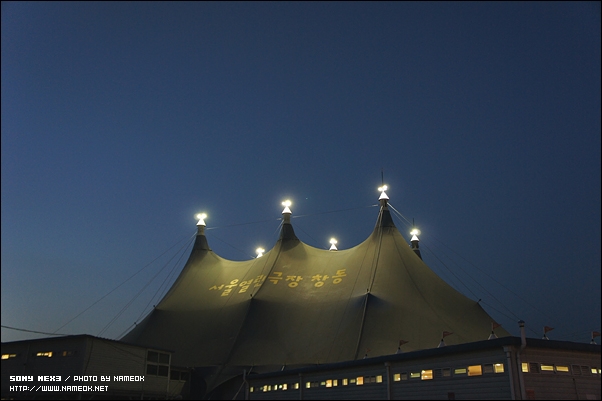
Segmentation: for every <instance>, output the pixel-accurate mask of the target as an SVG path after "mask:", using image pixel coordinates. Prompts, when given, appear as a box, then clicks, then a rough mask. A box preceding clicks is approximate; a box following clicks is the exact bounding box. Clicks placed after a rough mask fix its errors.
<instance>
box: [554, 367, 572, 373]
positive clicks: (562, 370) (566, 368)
mask: <svg viewBox="0 0 602 401" xmlns="http://www.w3.org/2000/svg"><path fill="white" fill-rule="evenodd" d="M556 372H563V373H569V367H568V366H556Z"/></svg>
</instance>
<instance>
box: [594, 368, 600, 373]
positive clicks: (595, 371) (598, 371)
mask: <svg viewBox="0 0 602 401" xmlns="http://www.w3.org/2000/svg"><path fill="white" fill-rule="evenodd" d="M599 373H600V370H599V369H597V368H592V374H593V375H597V374H599Z"/></svg>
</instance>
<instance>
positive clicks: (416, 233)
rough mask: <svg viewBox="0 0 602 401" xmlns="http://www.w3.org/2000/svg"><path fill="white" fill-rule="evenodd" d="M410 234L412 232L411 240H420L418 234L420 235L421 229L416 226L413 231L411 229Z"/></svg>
mask: <svg viewBox="0 0 602 401" xmlns="http://www.w3.org/2000/svg"><path fill="white" fill-rule="evenodd" d="M410 234H412V239H411V241H420V240H419V239H418V236H419V235H420V230H419V229H417V228H414V229H413V230H412V231H410Z"/></svg>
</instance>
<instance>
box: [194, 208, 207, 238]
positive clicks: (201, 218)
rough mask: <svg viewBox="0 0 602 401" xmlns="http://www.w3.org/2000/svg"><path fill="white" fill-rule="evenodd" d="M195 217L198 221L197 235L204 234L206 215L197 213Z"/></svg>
mask: <svg viewBox="0 0 602 401" xmlns="http://www.w3.org/2000/svg"><path fill="white" fill-rule="evenodd" d="M196 218H197V219H199V221H198V223H196V229H197V235H205V219H206V218H207V215H206V214H205V213H199V214H197V215H196Z"/></svg>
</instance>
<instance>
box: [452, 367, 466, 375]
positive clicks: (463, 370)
mask: <svg viewBox="0 0 602 401" xmlns="http://www.w3.org/2000/svg"><path fill="white" fill-rule="evenodd" d="M465 374H466V368H456V369H454V375H465Z"/></svg>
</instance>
